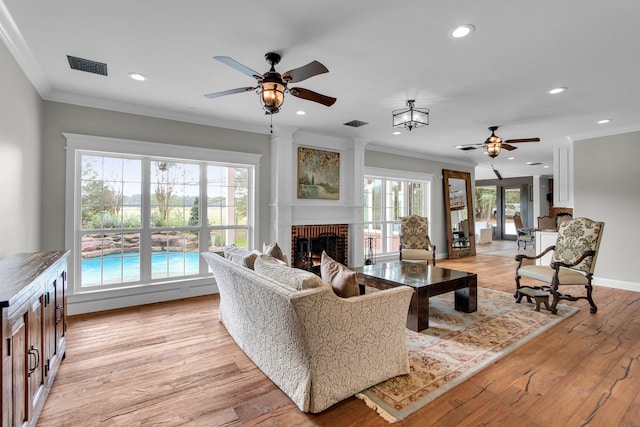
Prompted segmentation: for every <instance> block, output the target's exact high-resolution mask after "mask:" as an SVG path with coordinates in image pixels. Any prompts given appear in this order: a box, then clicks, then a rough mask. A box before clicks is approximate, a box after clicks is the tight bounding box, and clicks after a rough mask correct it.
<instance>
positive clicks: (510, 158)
mask: <svg viewBox="0 0 640 427" xmlns="http://www.w3.org/2000/svg"><path fill="white" fill-rule="evenodd" d="M513 159H515V157H507V160H513Z"/></svg>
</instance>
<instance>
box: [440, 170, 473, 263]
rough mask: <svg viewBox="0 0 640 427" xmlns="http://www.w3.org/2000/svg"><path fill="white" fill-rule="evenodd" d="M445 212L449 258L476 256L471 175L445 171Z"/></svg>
mask: <svg viewBox="0 0 640 427" xmlns="http://www.w3.org/2000/svg"><path fill="white" fill-rule="evenodd" d="M442 176H443V178H444V179H443V183H444V189H443V190H444V210H445V220H446V227H447V245H448V249H449V258H462V257H467V256H473V255H475V254H476V235H475V224H474V216H473V195H472V194H471V174H470V173H469V172H459V171H452V170H447V169H443V170H442Z"/></svg>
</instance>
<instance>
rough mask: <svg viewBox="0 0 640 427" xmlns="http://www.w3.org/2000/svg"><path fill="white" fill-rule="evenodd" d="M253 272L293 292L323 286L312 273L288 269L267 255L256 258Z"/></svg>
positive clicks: (320, 280)
mask: <svg viewBox="0 0 640 427" xmlns="http://www.w3.org/2000/svg"><path fill="white" fill-rule="evenodd" d="M254 271H255V272H256V273H259V274H262V275H263V276H266V277H268V278H270V279H273V280H275V281H276V282H278V283H280V284H282V285H284V286H287V287H289V288H292V289H295V290H300V289H311V288H317V287H319V286H322V285H323V284H324V282H323V281H322V279H320V278H319V277H318V276H316V275H315V274H313V273H312V272H310V271H305V270H300V269H299V268H291V267H288V266H286V265H283V264H281V263H280V262H278V260H276V259H275V258H273V257H270V256H268V255H260V256H258V257H257V258H256V261H255V264H254Z"/></svg>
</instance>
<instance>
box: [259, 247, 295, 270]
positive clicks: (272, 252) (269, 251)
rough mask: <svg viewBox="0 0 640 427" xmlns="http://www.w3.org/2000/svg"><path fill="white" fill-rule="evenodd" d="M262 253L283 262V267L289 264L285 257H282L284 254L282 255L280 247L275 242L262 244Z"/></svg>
mask: <svg viewBox="0 0 640 427" xmlns="http://www.w3.org/2000/svg"><path fill="white" fill-rule="evenodd" d="M262 253H263V254H265V255H269V256H272V257H274V258H275V259H277V260H280V261H282V262H284V264H285V265H289V263H288V262H287V257H285V256H284V254H283V253H282V249H280V246H278V243H277V242H273V243H263V244H262Z"/></svg>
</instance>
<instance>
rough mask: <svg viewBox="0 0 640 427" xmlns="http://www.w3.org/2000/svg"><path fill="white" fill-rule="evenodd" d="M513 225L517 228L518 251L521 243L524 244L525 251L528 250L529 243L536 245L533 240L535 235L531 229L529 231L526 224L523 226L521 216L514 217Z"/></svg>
mask: <svg viewBox="0 0 640 427" xmlns="http://www.w3.org/2000/svg"><path fill="white" fill-rule="evenodd" d="M513 223H514V224H515V226H516V233H517V234H518V238H517V241H518V250H520V243H524V249H525V250H526V249H527V243H531V244H532V245H534V244H535V241H534V240H533V234H532V232H531V230H530V229H527V228H526V227H525V226H524V224H522V218H521V217H520V215H514V216H513Z"/></svg>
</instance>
